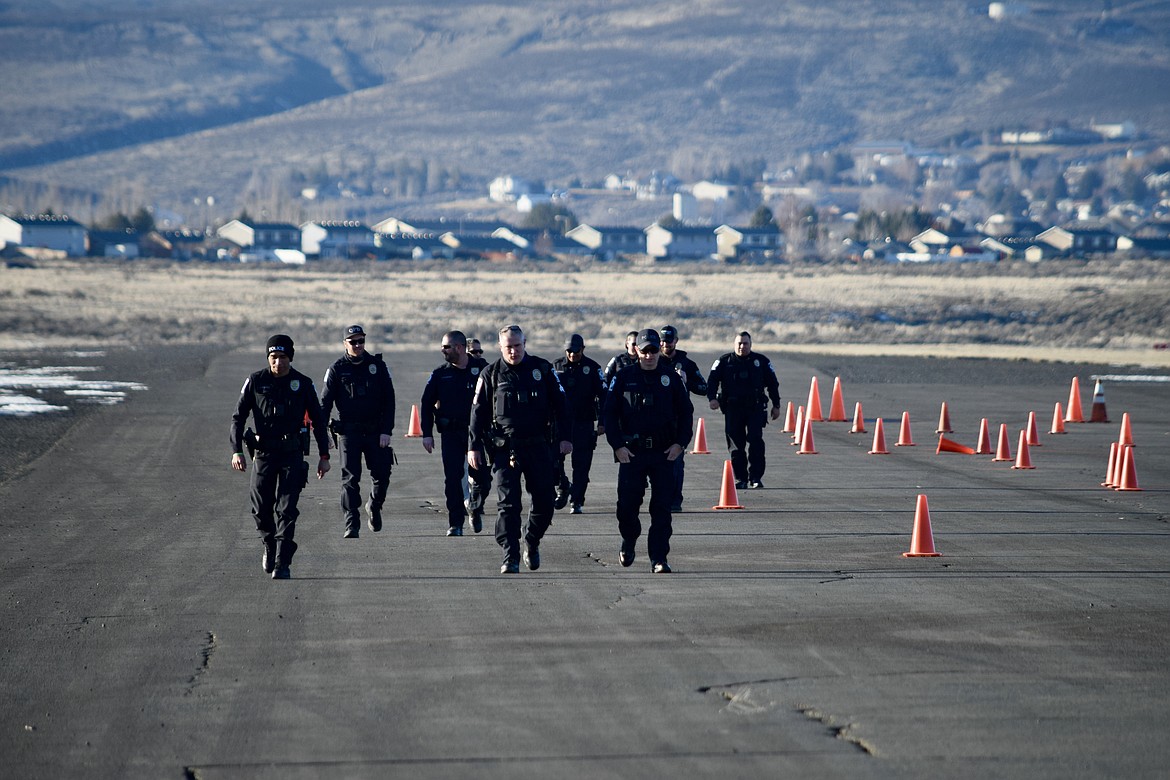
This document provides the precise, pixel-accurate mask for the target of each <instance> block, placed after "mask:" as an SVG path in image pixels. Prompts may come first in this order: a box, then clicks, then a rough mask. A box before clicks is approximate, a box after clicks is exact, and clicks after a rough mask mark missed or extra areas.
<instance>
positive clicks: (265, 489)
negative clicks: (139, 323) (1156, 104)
mask: <svg viewBox="0 0 1170 780" xmlns="http://www.w3.org/2000/svg"><path fill="white" fill-rule="evenodd" d="M265 352H266V354H267V356H268V368H265V369H261V370H260V371H257V372H255V373H254V374H252V375H251V376H249V377H248V378H247V379H246V380H245V381H244V386H243V387H242V388H241V389H240V399H239V401H237V402H236V412H235V414H233V415H232V428H231V434H230V440H231V445H232V468H233V469H235V470H236V471H244V470H245V469H246V468H247V464H246V463H245V461H244V447H245V446H248V448H249V450H250V454H251V455H252V492H251V500H252V518H253V519H254V520H255V521H256V530H258V531H259V532H260V541H261V543H262V544H263V546H264V557H263V565H264V571H265V572H266V573H269V574H271V575H272V579H274V580H287V579H288V578H289V577H290V576H292V575H291V573H290V568H289V567H290V566H291V565H292V559H293V554H294V553H295V552H296V551H297V543H296V542H295V541H294V540H293V538H294V536H295V535H296V527H297V517H298V516H299V515H300V512H299V511H298V510H297V501H298V500H299V499H300V497H301V490H302V488H304V486H305V485H306V484H307V482H308V479H309V464H308V463H306V462H305V455H308V454H309V431H308V424H307V423H311V424H312V429H313V436H314V437H315V438H316V439H317V449H318V451H319V454H320V459H319V460H318V462H317V479H321V478H322V477H324V476H325V474H326V472H328V471H329V437H328V435H326V433H325V425H326V422H325V421H326V420H327V419H328V418H327V417H326V415H325V414H324V412H323V411H322V410H321V405H320V404H319V403H318V402H317V391H316V389H314V387H313V380H311V379H309V378H308V377H307V376H305V375H304V374H302V373H301V372H299V371H296V370H294V369H293V368H292V367H291V366H290V363H292V359H293V353H294V349H293V340H292V339H291V338H289V337H288V336H286V335H284V334H278V335H275V336H273V337H272V338H270V339H268V343H267V344H266V345H265ZM248 415H251V416H252V421H253V423H254V424H255V426H256V430H255V431H252V430H248V431H247V433H245V431H244V426H245V425H246V424H247V421H248ZM306 421H307V422H306Z"/></svg>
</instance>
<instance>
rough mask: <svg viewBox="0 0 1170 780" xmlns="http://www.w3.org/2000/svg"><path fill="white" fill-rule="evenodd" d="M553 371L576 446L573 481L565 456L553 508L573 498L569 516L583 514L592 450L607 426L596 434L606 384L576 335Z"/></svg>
mask: <svg viewBox="0 0 1170 780" xmlns="http://www.w3.org/2000/svg"><path fill="white" fill-rule="evenodd" d="M553 370H554V371H556V372H557V379H558V380H559V381H560V383H561V387H563V388H564V390H565V397H566V398H567V399H568V403H569V425H570V426H572V431H571V432H570V434H569V437H568V438H569V441H571V442H572V443H573V454H572V456H571V457H572V466H573V481H572V482H569V478H568V475H566V474H565V456H564V455H562V456H561V458H560V461H559V463H558V467H557V498H556V501H555V503H554V506H555V507H556V508H557V509H564V507H565V505H566V504H567V503H569V499H570V498H572V501H573V508H572V509H571V510H570V514H574V515H579V514H581V506H582V505H583V504H584V503H585V488H586V487H587V486H588V485H589V469H590V468H591V467H592V466H593V450H594V448H596V447H597V437H598V436H602V435H604V434H605V426H600V427H599V428H598V430H597V431H596V432H595V431H594V427H595V426H596V423H597V420H598V418H599V417H600V416H601V409H602V407H603V405H604V401H605V384H604V383H603V382H602V379H601V366H600V365H598V363H597V361H595V360H593V359H592V358H588V357H586V356H585V339H583V338H581V336H580V335H578V334H576V333H574V334H573V335H572V336H570V337H569V339H568V340H567V341H566V342H565V356H564V357H561V358H557V359H556V360H555V361H554V362H553Z"/></svg>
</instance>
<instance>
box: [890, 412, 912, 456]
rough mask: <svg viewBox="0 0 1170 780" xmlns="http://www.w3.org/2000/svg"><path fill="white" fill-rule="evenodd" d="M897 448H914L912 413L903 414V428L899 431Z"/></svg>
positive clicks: (895, 444) (895, 443)
mask: <svg viewBox="0 0 1170 780" xmlns="http://www.w3.org/2000/svg"><path fill="white" fill-rule="evenodd" d="M894 446H895V447H913V446H914V437H912V436H911V435H910V412H902V428H901V429H900V430H899V431H898V440H897V441H896V442H894Z"/></svg>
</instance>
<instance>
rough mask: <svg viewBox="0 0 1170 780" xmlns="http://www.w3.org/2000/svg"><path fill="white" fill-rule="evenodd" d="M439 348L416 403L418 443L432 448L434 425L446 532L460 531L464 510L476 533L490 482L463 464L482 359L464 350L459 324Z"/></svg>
mask: <svg viewBox="0 0 1170 780" xmlns="http://www.w3.org/2000/svg"><path fill="white" fill-rule="evenodd" d="M441 349H442V350H443V365H441V366H439V367H438V368H436V369H435V370H434V371H432V372H431V376H430V378H429V379H427V384H426V387H424V388H423V394H422V403H421V404H420V408H421V409H422V420H421V427H422V435H423V439H422V445H423V449H425V450H426V451H427V452H428V453H429V452H433V451H434V449H435V436H434V429H435V428H436V427H437V428H438V429H439V436H440V439H441V441H442V446H443V492H444V494H445V495H446V498H447V536H463V518H464V516H465V514H467V513H470V515H471V529H472V530H473V531H475V532H476V533H479V532H480V531H482V530H483V502H484V498H485V497H486V495H487V491H488V490H490V489H491V487H492V475H491V472H490V471H488V470H487V469H486V468H479V469H472V468H470V467H469V466H468V464H467V429H468V427H469V426H470V425H471V399H472V397H473V396H474V394H475V384H476V382H478V381H479V375H480V372H481V371H483V369H484V368H486V367H487V361H486V360H484V359H483V358H481V357H471V356H470V355H468V354H467V337H466V336H465V335H464V334H463V333H462V332H461V331H458V330H452V331H448V332H447V333H445V334H443V343H442V347H441ZM465 472H466V474H465ZM469 482H470V484H468V483H469ZM465 498H466V500H467V503H466V506H465V504H464V499H465Z"/></svg>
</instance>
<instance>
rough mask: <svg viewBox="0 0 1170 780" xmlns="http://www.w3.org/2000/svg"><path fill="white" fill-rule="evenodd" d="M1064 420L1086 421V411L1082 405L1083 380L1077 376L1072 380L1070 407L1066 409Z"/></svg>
mask: <svg viewBox="0 0 1170 780" xmlns="http://www.w3.org/2000/svg"><path fill="white" fill-rule="evenodd" d="M1064 421H1065V422H1071V423H1083V422H1084V421H1085V411H1084V408H1083V407H1082V406H1081V380H1080V378H1078V377H1075V376H1074V377H1073V380H1072V387H1071V388H1069V391H1068V408H1067V409H1065V411H1064Z"/></svg>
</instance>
